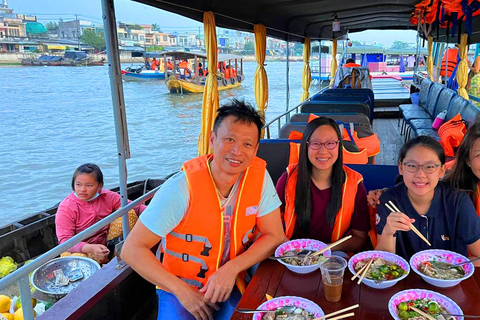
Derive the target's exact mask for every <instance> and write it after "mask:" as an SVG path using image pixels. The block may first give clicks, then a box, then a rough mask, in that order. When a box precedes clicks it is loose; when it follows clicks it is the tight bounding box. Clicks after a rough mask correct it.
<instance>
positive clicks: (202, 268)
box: [122, 100, 286, 320]
mask: <svg viewBox="0 0 480 320" xmlns="http://www.w3.org/2000/svg"><path fill="white" fill-rule="evenodd" d="M262 126H263V119H262V118H261V117H260V115H259V114H258V113H257V111H255V109H253V108H252V107H251V106H250V105H248V104H245V103H244V102H240V101H238V100H233V101H232V102H231V103H230V104H227V105H224V106H223V107H221V108H219V109H218V111H217V117H216V119H215V123H214V128H213V131H212V132H211V133H210V146H211V147H212V149H213V154H210V155H206V156H201V157H198V158H195V159H192V160H189V161H187V162H186V163H185V164H184V165H183V167H182V171H180V172H179V173H177V174H176V175H174V176H173V177H171V178H170V179H169V180H167V181H166V182H165V183H164V184H163V185H162V188H161V189H160V190H159V191H158V192H157V194H156V195H155V197H154V198H153V200H152V202H151V203H150V205H149V206H148V207H147V209H146V210H145V211H144V212H143V213H142V215H141V216H140V219H139V221H138V222H137V224H136V225H135V227H134V228H133V230H132V232H131V233H130V234H129V236H128V238H127V240H126V242H125V245H124V246H123V249H122V258H123V259H124V260H125V261H126V262H127V263H128V264H129V265H130V266H131V267H132V268H133V269H134V270H135V271H137V272H138V273H139V274H140V275H142V276H143V277H144V278H145V279H147V280H148V281H150V282H152V283H153V284H155V285H157V288H158V289H157V294H158V297H159V307H158V308H159V309H158V319H160V320H166V319H182V320H183V319H188V320H190V319H202V320H207V319H208V320H211V319H214V318H215V319H217V320H218V319H230V316H231V314H232V313H233V311H234V308H235V306H236V304H237V302H238V300H239V299H240V296H241V293H243V291H244V290H245V270H247V269H248V268H250V267H251V266H253V265H254V264H256V263H258V262H260V261H262V260H263V259H265V258H267V257H268V256H269V255H270V254H272V253H273V251H274V249H275V248H276V247H277V246H278V245H279V244H280V243H282V242H283V241H285V240H286V238H285V234H284V232H283V227H282V222H281V218H280V210H279V206H280V205H281V202H280V200H279V198H278V196H277V194H276V192H275V187H274V185H273V182H272V180H271V178H270V176H269V174H268V172H267V171H266V163H265V161H263V160H262V159H260V158H257V157H256V156H255V154H256V152H257V150H258V146H259V139H260V133H261V128H262ZM256 234H259V235H260V236H259V237H258V239H256V240H255V235H256ZM160 240H162V242H161V252H162V254H163V259H162V261H159V260H158V259H157V258H156V257H155V255H154V254H153V253H152V251H151V248H152V247H153V246H154V245H155V244H157V243H158V242H159V241H160ZM254 240H255V241H254ZM214 313H215V316H214V315H213V314H214Z"/></svg>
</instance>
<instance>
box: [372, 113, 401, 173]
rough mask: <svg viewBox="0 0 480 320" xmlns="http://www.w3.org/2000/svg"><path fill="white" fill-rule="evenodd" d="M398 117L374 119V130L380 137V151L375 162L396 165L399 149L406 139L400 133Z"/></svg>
mask: <svg viewBox="0 0 480 320" xmlns="http://www.w3.org/2000/svg"><path fill="white" fill-rule="evenodd" d="M397 123H398V120H397V119H394V118H393V119H374V120H373V131H375V133H376V134H377V136H378V138H379V139H380V144H381V146H380V150H381V151H380V153H379V154H378V155H376V156H375V164H387V165H396V164H397V157H398V150H400V148H401V147H402V145H403V143H404V140H403V136H401V135H400V127H399V126H398V125H397Z"/></svg>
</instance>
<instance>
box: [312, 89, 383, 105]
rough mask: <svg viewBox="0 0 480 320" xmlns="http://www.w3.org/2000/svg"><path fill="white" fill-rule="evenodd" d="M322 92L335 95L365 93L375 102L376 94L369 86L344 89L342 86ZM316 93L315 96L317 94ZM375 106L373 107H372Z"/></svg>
mask: <svg viewBox="0 0 480 320" xmlns="http://www.w3.org/2000/svg"><path fill="white" fill-rule="evenodd" d="M322 94H324V95H325V94H334V95H339V94H342V95H347V96H351V95H355V96H356V95H365V96H367V97H369V98H370V101H371V102H372V103H375V94H374V93H373V90H372V89H369V88H360V89H353V88H348V89H342V88H337V89H327V90H325V91H323V93H322ZM317 95H320V94H317ZM317 95H315V96H317ZM315 96H314V97H315ZM312 99H313V97H312ZM372 108H373V107H372Z"/></svg>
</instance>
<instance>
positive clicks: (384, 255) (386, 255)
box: [348, 250, 410, 289]
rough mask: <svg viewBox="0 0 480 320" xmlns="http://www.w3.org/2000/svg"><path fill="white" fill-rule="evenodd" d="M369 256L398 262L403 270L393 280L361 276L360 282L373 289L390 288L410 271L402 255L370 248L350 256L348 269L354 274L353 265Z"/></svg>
mask: <svg viewBox="0 0 480 320" xmlns="http://www.w3.org/2000/svg"><path fill="white" fill-rule="evenodd" d="M371 258H381V259H383V260H387V261H390V262H393V263H395V264H398V265H399V266H400V268H402V269H403V270H405V273H404V274H403V275H402V276H400V277H398V278H397V279H393V280H385V281H376V280H372V279H367V278H363V281H362V283H364V284H365V285H367V286H369V287H372V288H374V289H385V288H390V287H391V286H393V285H394V284H395V283H397V282H398V281H400V280H402V279H405V278H406V277H407V276H408V274H409V273H410V266H409V265H408V262H407V260H405V259H403V258H402V257H400V256H398V255H396V254H394V253H391V252H387V251H378V250H371V251H364V252H360V253H357V254H356V255H354V256H353V257H351V258H350V260H349V261H348V270H350V272H351V273H352V274H355V273H356V272H355V268H354V266H355V265H356V264H357V263H358V262H359V261H361V260H368V259H371Z"/></svg>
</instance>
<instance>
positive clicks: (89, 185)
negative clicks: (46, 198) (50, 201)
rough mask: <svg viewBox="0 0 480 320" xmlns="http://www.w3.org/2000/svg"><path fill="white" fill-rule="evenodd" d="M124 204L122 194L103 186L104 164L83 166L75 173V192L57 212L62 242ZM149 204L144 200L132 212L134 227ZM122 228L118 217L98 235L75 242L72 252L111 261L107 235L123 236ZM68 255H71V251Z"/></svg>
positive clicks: (59, 239) (60, 241) (73, 182)
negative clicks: (101, 165) (102, 165)
mask: <svg viewBox="0 0 480 320" xmlns="http://www.w3.org/2000/svg"><path fill="white" fill-rule="evenodd" d="M120 207H121V202H120V195H119V194H118V193H116V192H113V191H110V190H105V189H103V173H102V171H101V170H100V168H99V167H98V166H97V165H95V164H93V163H86V164H83V165H81V166H79V167H78V168H77V169H76V170H75V172H74V174H73V177H72V193H70V194H69V195H68V196H67V197H66V198H65V199H64V200H63V201H62V202H61V203H60V205H59V206H58V210H57V214H56V215H55V226H56V233H57V238H58V243H59V244H61V243H63V242H65V241H67V240H68V239H70V238H72V237H73V236H75V235H76V234H78V233H80V232H81V231H83V230H85V229H87V228H88V227H91V226H92V225H94V224H95V223H97V222H98V221H100V220H102V219H103V218H105V217H107V216H108V215H110V214H111V213H113V212H115V211H116V210H118V209H119V208H120ZM145 208H146V207H145V206H144V205H143V204H142V205H139V206H138V207H136V208H135V209H134V211H133V210H132V211H131V212H129V224H130V225H131V227H132V226H133V224H134V223H135V222H136V220H137V219H138V218H137V216H138V215H139V214H140V213H141V212H142V211H143V210H144V209H145ZM120 219H121V218H120ZM121 232H122V226H121V223H120V222H119V221H114V222H113V223H112V224H111V225H110V226H106V227H105V228H103V229H101V230H100V231H99V232H98V233H96V234H95V235H93V236H91V237H90V238H87V239H85V240H84V241H82V242H79V243H77V244H76V245H74V246H73V247H72V248H70V249H69V250H68V252H69V253H70V254H75V255H85V256H89V257H91V258H93V259H95V260H97V261H98V262H99V263H104V262H106V261H108V259H107V258H108V256H109V253H110V250H109V249H108V248H107V246H106V244H107V239H108V240H109V239H112V238H115V237H116V236H120V235H121ZM65 255H68V253H66V254H65Z"/></svg>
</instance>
